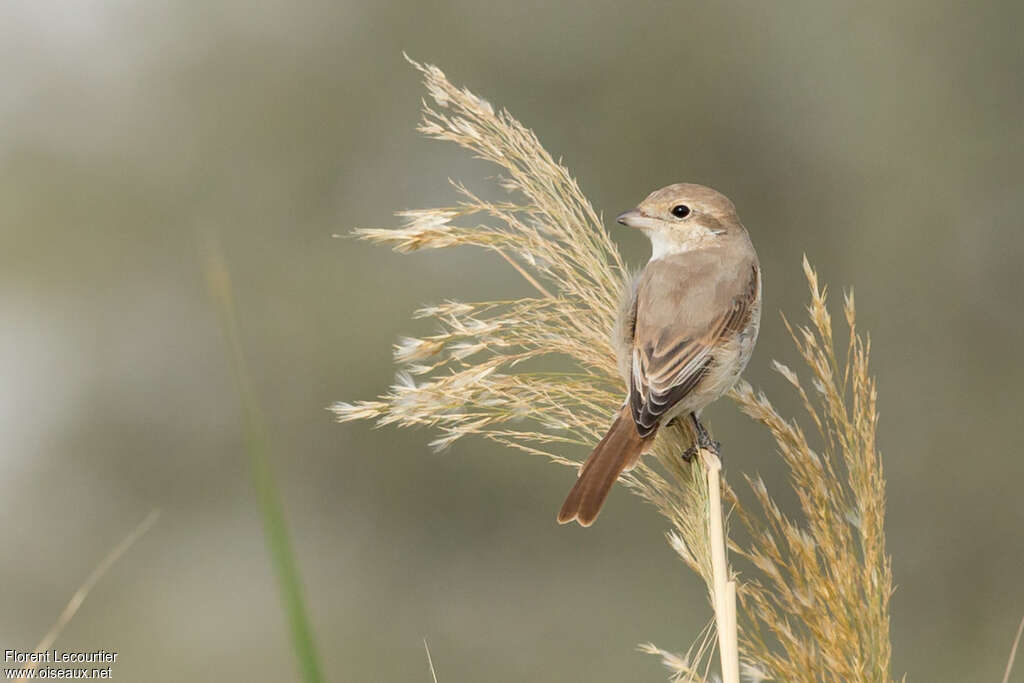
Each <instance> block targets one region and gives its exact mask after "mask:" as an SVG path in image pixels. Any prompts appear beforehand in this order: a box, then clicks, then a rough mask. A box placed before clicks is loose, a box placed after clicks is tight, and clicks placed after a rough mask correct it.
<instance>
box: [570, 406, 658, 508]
mask: <svg viewBox="0 0 1024 683" xmlns="http://www.w3.org/2000/svg"><path fill="white" fill-rule="evenodd" d="M649 441H650V439H649V438H647V439H645V438H643V437H641V436H640V434H639V433H637V430H636V425H635V424H633V417H632V415H630V413H629V408H628V406H627V407H623V409H622V410H621V411H620V412H619V414H618V415H617V416H616V417H615V422H613V423H612V426H611V428H610V429H609V430H608V433H607V434H605V435H604V438H603V439H601V442H600V443H598V444H597V447H596V448H594V451H593V452H592V453H591V454H590V457H589V458H587V462H586V463H585V464H584V465H583V467H582V468H581V469H580V476H579V479H577V480H576V484H575V485H574V486H573V487H572V490H571V491H569V495H568V496H567V497H566V499H565V502H564V503H562V510H561V511H560V512H559V513H558V523H559V524H567V523H568V522H571V521H572V520H574V519H575V520H577V521H578V522H579V523H580V526H590V525H591V524H593V523H594V520H595V519H597V515H598V513H599V512H601V506H602V505H604V500H605V498H607V497H608V492H609V491H611V488H612V484H614V483H615V480H616V479H618V478H619V475H620V474H622V473H623V472H625V471H627V470H631V469H633V467H635V466H636V463H637V461H638V460H639V459H640V454H641V453H643V452H644V448H645V446H646V445H647V443H648V442H649Z"/></svg>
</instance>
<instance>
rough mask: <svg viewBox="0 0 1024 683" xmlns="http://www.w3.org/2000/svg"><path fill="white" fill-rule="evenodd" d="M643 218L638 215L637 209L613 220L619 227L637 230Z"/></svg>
mask: <svg viewBox="0 0 1024 683" xmlns="http://www.w3.org/2000/svg"><path fill="white" fill-rule="evenodd" d="M643 217H644V215H643V214H642V213H640V210H639V209H630V210H629V211H627V212H625V213H621V214H619V217H618V218H616V219H615V220H616V221H617V222H618V223H620V224H621V225H625V226H626V227H627V228H638V227H640V225H639V223H640V220H641V219H642V218H643Z"/></svg>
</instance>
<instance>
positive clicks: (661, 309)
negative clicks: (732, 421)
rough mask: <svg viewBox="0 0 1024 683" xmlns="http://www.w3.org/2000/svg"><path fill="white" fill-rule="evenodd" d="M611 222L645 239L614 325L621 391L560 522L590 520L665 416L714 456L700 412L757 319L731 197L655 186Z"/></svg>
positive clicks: (736, 364) (755, 273)
mask: <svg viewBox="0 0 1024 683" xmlns="http://www.w3.org/2000/svg"><path fill="white" fill-rule="evenodd" d="M617 221H618V222H619V223H620V224H622V225H624V226H627V227H630V228H635V229H637V230H640V231H641V232H643V233H644V234H645V235H646V236H647V237H648V238H649V239H650V242H651V257H650V260H649V261H648V262H647V265H645V266H644V268H643V269H642V270H641V271H640V272H639V273H637V275H636V276H635V277H633V278H631V279H629V280H628V282H627V284H626V286H625V287H624V290H623V296H622V303H621V305H620V307H619V308H620V310H619V314H618V316H617V321H616V325H615V330H614V331H613V335H612V336H613V344H614V347H615V350H616V355H617V359H618V365H619V370H620V373H621V374H622V377H623V379H624V380H625V382H626V386H627V394H626V397H625V399H624V401H623V403H622V406H621V408H620V409H619V411H618V412H617V413H616V414H615V416H614V418H613V420H612V423H611V427H610V428H609V429H608V433H607V434H605V436H604V438H602V439H601V441H600V442H599V443H598V444H597V446H596V447H595V448H594V450H593V451H592V452H591V453H590V456H589V457H588V458H587V460H586V462H585V463H584V464H583V466H582V467H581V468H580V471H579V477H578V479H577V480H576V483H575V484H574V485H573V487H572V490H570V491H569V495H568V496H567V497H566V499H565V503H564V504H563V505H562V508H561V511H560V512H559V513H558V522H559V523H560V524H567V523H569V522H572V521H573V520H575V521H577V522H578V523H579V524H580V525H581V526H584V527H587V526H590V525H591V524H593V523H594V520H595V519H597V516H598V513H600V511H601V506H602V505H603V504H604V501H605V499H606V498H607V497H608V493H609V492H610V491H611V488H612V485H613V484H614V483H615V482H616V480H617V479H618V478H619V475H621V474H622V473H623V472H626V471H629V470H631V469H632V468H634V467H635V466H636V465H637V463H638V462H639V460H640V456H641V455H643V454H644V453H646V452H648V451H649V450H650V449H651V447H652V446H653V444H654V439H655V437H656V436H657V434H658V431H659V430H660V429H661V428H662V427H664V426H665V425H668V424H669V423H670V422H672V421H673V420H680V421H681V420H690V421H692V423H693V427H694V430H695V432H696V435H697V440H696V444H695V446H694V447H691V448H690V449H688V450H687V451H686V452H685V453H684V454H683V457H684V458H686V459H687V460H689V459H690V458H691V457H692V456H693V454H694V453H695V452H696V448H697V447H701V448H707V449H709V450H711V451H712V452H714V453H716V454H718V453H719V445H718V444H717V443H716V442H714V441H712V440H711V438H710V435H709V434H708V432H707V430H706V429H705V428H704V425H703V424H702V422H701V420H700V412H701V410H703V409H704V408H705V407H706V406H707V405H708V404H710V403H711V402H713V401H715V400H716V399H718V398H719V397H721V396H722V395H723V394H724V393H726V392H727V391H728V390H729V389H730V388H732V386H733V385H734V384H735V383H736V382H737V380H739V377H740V374H741V373H742V372H743V370H744V369H745V367H746V365H747V362H748V361H749V360H750V356H751V354H752V353H753V350H754V344H755V342H756V341H757V333H758V329H759V326H760V321H761V267H760V265H759V263H758V258H757V252H756V251H755V250H754V245H753V243H752V242H751V241H750V235H749V234H748V233H747V230H746V228H745V227H744V226H743V224H742V223H741V222H740V219H739V216H738V215H737V213H736V207H735V206H734V205H733V203H732V202H731V201H729V199H728V198H727V197H726V196H725V195H723V194H721V193H720V192H717V191H716V190H713V189H711V188H710V187H705V186H703V185H697V184H693V183H676V184H674V185H669V186H667V187H663V188H661V189H660V190H655V191H654V192H652V193H651V194H649V195H648V196H647V197H646V198H645V199H644V200H643V201H642V202H640V204H638V205H637V206H636V208H634V209H631V210H629V211H626V212H625V213H623V214H622V215H620V216H619V217H618V218H617Z"/></svg>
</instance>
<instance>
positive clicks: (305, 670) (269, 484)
mask: <svg viewBox="0 0 1024 683" xmlns="http://www.w3.org/2000/svg"><path fill="white" fill-rule="evenodd" d="M203 257H204V259H203V261H204V270H205V272H206V280H207V286H208V287H209V291H210V294H211V296H212V297H213V300H214V301H215V303H216V305H217V311H218V313H219V315H220V319H221V324H222V326H223V328H224V336H225V339H226V340H227V344H228V347H229V352H230V356H231V370H232V375H233V376H234V380H235V386H236V388H237V389H238V397H239V402H240V404H241V407H242V414H243V420H244V430H245V450H246V453H247V454H248V456H249V469H250V473H251V475H252V481H253V487H254V488H255V489H256V495H257V498H258V500H259V506H260V514H261V516H262V519H263V533H264V537H265V538H266V542H267V549H268V551H269V553H270V561H271V564H272V565H273V567H274V572H275V574H276V575H277V582H278V588H279V590H280V592H281V599H282V601H283V602H284V609H285V613H286V615H287V618H288V630H289V632H290V634H291V639H292V647H293V648H294V649H295V656H296V658H297V659H298V664H299V669H300V671H301V672H302V680H303V681H305V682H306V683H321V682H322V681H323V674H322V672H321V669H320V659H319V657H318V655H317V650H316V643H315V642H314V638H313V629H312V627H311V626H310V623H309V614H308V612H307V609H306V602H305V597H304V594H303V590H302V581H301V579H300V577H299V567H298V563H297V561H296V559H295V552H294V550H293V548H292V543H291V537H290V535H289V533H288V527H287V524H286V523H285V518H284V508H283V507H282V505H281V497H280V494H279V493H278V489H277V483H276V481H275V479H274V472H273V468H272V467H271V456H270V439H269V437H268V435H267V430H266V423H265V422H264V420H263V418H262V415H261V412H260V409H259V404H258V402H257V401H256V398H255V395H254V393H253V391H252V389H251V388H250V386H249V374H248V372H247V370H246V365H245V357H244V355H243V353H242V345H241V341H240V338H239V333H238V322H237V320H236V317H235V306H234V298H233V295H232V289H231V278H230V274H229V273H228V269H227V265H226V264H225V262H224V258H223V255H222V253H221V251H220V249H219V247H218V245H217V243H216V242H215V241H214V240H212V239H211V240H207V243H206V244H205V245H204V249H203Z"/></svg>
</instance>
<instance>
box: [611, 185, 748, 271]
mask: <svg viewBox="0 0 1024 683" xmlns="http://www.w3.org/2000/svg"><path fill="white" fill-rule="evenodd" d="M617 220H618V222H619V223H621V224H622V225H625V226H628V227H630V228H637V229H638V230H642V231H643V232H644V233H645V234H646V235H647V237H648V238H650V240H651V244H652V245H653V247H654V254H653V255H652V258H659V257H661V256H666V255H670V254H673V253H680V252H683V251H689V250H691V249H697V248H701V247H704V246H709V245H712V244H714V243H715V242H716V241H718V240H720V239H721V238H722V237H725V236H735V234H736V233H739V232H744V228H743V225H742V223H740V219H739V217H738V216H737V215H736V207H735V206H733V203H732V202H731V201H729V199H728V197H726V196H725V195H723V194H722V193H720V192H717V191H715V190H712V189H711V188H710V187H704V186H703V185H694V184H692V183H677V184H675V185H669V186H668V187H663V188H661V189H660V190H655V191H654V192H652V193H650V194H649V195H647V198H646V199H644V200H643V201H642V202H640V203H639V204H638V205H637V207H636V208H635V209H630V210H629V211H627V212H625V213H624V214H622V215H620V216H619V217H618V219H617Z"/></svg>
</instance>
